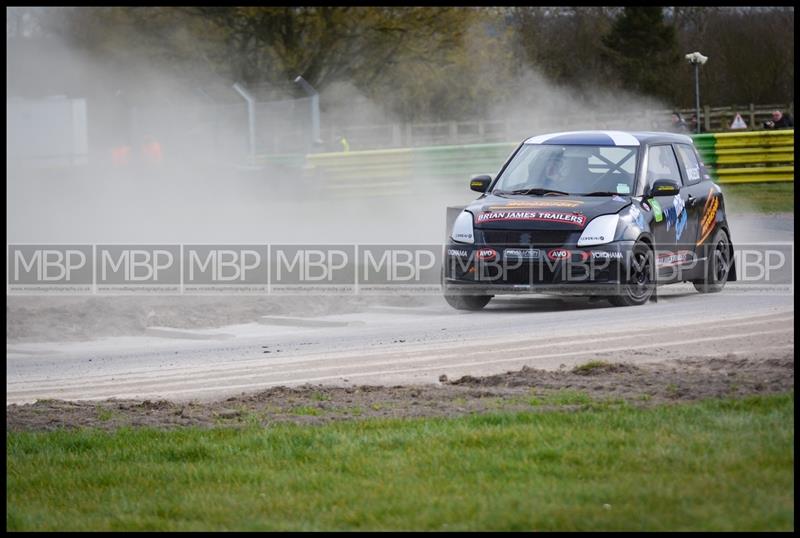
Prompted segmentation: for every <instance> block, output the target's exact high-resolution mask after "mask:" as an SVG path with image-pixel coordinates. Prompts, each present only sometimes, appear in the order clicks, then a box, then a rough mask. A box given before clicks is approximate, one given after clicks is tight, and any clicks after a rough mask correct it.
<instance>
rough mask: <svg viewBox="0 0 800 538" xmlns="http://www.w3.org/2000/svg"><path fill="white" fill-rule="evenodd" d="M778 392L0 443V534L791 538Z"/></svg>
mask: <svg viewBox="0 0 800 538" xmlns="http://www.w3.org/2000/svg"><path fill="white" fill-rule="evenodd" d="M793 409H794V395H793V393H792V394H786V395H778V396H759V397H749V398H746V399H741V400H714V401H706V402H702V403H695V404H681V405H668V406H658V407H652V408H636V407H632V406H627V405H623V406H618V407H614V408H596V407H589V408H586V409H585V410H583V411H578V412H545V413H496V414H491V415H480V416H471V417H462V418H455V419H420V420H367V421H352V422H338V423H333V424H330V425H326V426H317V427H307V426H292V425H281V426H274V427H269V428H266V429H265V428H257V427H252V428H247V429H243V430H234V429H224V428H217V429H210V430H200V429H179V430H172V431H159V430H153V429H123V430H117V431H114V432H111V433H108V432H100V431H97V430H82V431H81V430H79V431H57V432H49V433H31V432H23V433H8V434H7V435H6V448H7V456H6V472H7V486H6V494H7V504H6V508H7V512H6V513H7V515H6V528H7V530H203V529H208V530H349V529H358V530H397V529H399V530H433V529H438V530H791V529H793V528H794V507H793V506H794V478H793V471H794V451H793V440H794V415H793Z"/></svg>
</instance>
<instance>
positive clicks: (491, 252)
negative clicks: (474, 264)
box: [478, 248, 497, 260]
mask: <svg viewBox="0 0 800 538" xmlns="http://www.w3.org/2000/svg"><path fill="white" fill-rule="evenodd" d="M496 257H497V251H496V250H495V249H493V248H482V249H480V250H479V251H478V259H479V260H493V259H495V258H496Z"/></svg>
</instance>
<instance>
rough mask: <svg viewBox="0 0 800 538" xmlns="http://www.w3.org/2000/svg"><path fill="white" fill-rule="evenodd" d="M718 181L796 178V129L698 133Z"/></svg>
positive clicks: (705, 159)
mask: <svg viewBox="0 0 800 538" xmlns="http://www.w3.org/2000/svg"><path fill="white" fill-rule="evenodd" d="M694 141H695V146H697V149H698V151H699V152H700V155H701V156H702V158H703V162H704V163H705V164H706V167H708V168H709V170H710V172H711V176H712V177H713V178H714V180H715V181H717V182H718V183H763V182H772V181H794V129H789V130H780V131H756V132H744V133H714V134H700V135H694Z"/></svg>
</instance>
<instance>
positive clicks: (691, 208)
mask: <svg viewBox="0 0 800 538" xmlns="http://www.w3.org/2000/svg"><path fill="white" fill-rule="evenodd" d="M675 150H676V151H675V152H676V153H677V154H678V158H679V160H680V163H681V167H680V168H681V174H682V175H683V176H684V182H683V188H682V189H681V196H684V195H685V196H686V200H685V201H686V211H687V214H688V220H687V223H686V230H685V231H684V233H683V235H682V236H681V241H680V242H681V247H684V246H685V247H686V248H690V249H691V250H693V251H695V249H696V244H695V242H696V241H697V240H698V239H699V233H700V219H701V217H702V216H703V208H705V207H706V203H707V202H708V199H709V196H710V195H711V193H712V187H713V184H712V183H711V181H710V180H704V179H703V170H702V167H701V166H700V160H699V159H698V158H697V153H696V152H695V150H694V147H693V146H692V145H690V144H675ZM695 254H697V252H696V251H695Z"/></svg>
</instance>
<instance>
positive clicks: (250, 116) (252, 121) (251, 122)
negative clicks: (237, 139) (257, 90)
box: [233, 82, 256, 165]
mask: <svg viewBox="0 0 800 538" xmlns="http://www.w3.org/2000/svg"><path fill="white" fill-rule="evenodd" d="M233 89H234V90H236V92H237V93H238V94H239V95H241V96H242V98H243V99H244V100H245V101H247V124H248V127H249V131H250V132H249V136H248V138H249V147H250V164H251V165H252V164H253V163H255V161H256V107H255V104H256V100H255V99H254V98H253V96H252V95H250V92H248V91H247V90H246V89H244V87H243V86H242V85H241V84H239V83H238V82H237V83H235V84H234V85H233Z"/></svg>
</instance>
